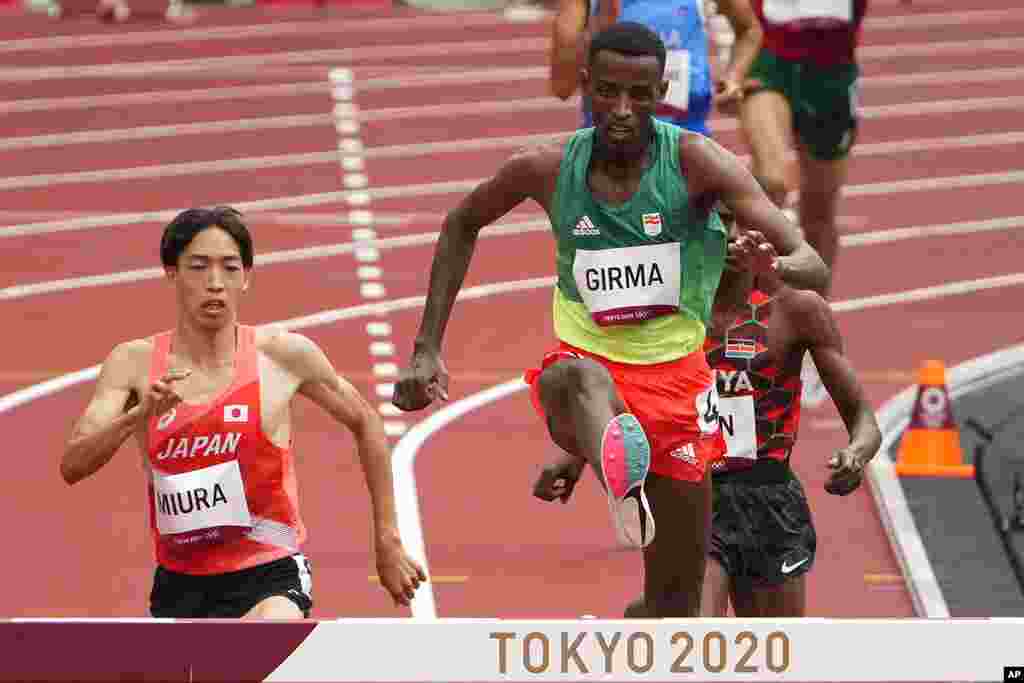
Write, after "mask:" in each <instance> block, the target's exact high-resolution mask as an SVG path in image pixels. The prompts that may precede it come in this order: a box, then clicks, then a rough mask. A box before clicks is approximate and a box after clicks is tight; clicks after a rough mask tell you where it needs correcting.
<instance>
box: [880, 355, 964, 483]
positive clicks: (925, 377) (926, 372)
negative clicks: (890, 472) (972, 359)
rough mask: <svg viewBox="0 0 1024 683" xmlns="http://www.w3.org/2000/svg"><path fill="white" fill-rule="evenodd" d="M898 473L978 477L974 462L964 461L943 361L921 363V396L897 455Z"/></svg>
mask: <svg viewBox="0 0 1024 683" xmlns="http://www.w3.org/2000/svg"><path fill="white" fill-rule="evenodd" d="M896 473H897V474H900V475H903V476H910V477H913V476H918V477H973V476H974V465H965V464H964V454H963V450H962V449H961V448H960V431H959V430H958V429H957V426H956V422H955V421H954V420H953V405H952V403H951V402H950V400H949V391H948V390H947V389H946V366H945V365H944V364H943V363H942V361H938V360H927V361H925V362H924V363H923V364H922V365H921V370H920V371H919V373H918V386H917V399H916V400H915V401H914V409H913V412H912V413H911V416H910V424H909V425H908V426H907V430H906V431H905V432H903V439H902V441H900V450H899V453H898V454H897V456H896Z"/></svg>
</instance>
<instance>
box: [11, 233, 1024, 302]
mask: <svg viewBox="0 0 1024 683" xmlns="http://www.w3.org/2000/svg"><path fill="white" fill-rule="evenodd" d="M1020 228H1024V216H1007V217H1004V218H992V219H988V220H981V221H962V222H958V223H940V224H937V225H918V226H913V227H907V228H890V229H887V230H875V231H871V232H859V233H852V234H848V235H842V236H840V238H839V243H840V245H841V246H844V247H859V246H868V245H873V244H886V243H890V242H900V241H903V240H909V239H928V238H932V237H950V236H954V235H970V234H974V233H982V232H994V231H1002V230H1018V229H1020ZM550 229H551V227H550V223H549V222H548V220H547V219H546V218H541V219H537V220H525V221H518V222H510V223H498V224H495V225H493V226H490V227H488V228H486V229H484V230H483V231H481V233H480V236H481V238H493V237H507V236H515V235H522V234H527V233H535V232H542V233H546V232H548V231H549V230H550ZM354 233H355V231H353V236H354V237H355V234H354ZM439 234H440V233H438V232H424V233H417V234H413V235H401V236H399V237H384V238H379V239H378V238H375V237H370V236H369V235H367V233H365V232H362V233H360V235H361V237H358V238H355V241H352V242H342V243H338V244H325V245H320V246H316V247H302V248H299V249H286V250H282V251H274V252H268V253H266V254H257V256H256V259H255V262H256V265H257V266H268V265H275V264H284V263H294V262H298V261H306V260H312V259H324V258H330V257H333V256H341V255H343V254H349V253H354V254H356V255H357V256H356V258H357V260H359V261H363V262H371V263H376V262H377V261H378V259H379V258H380V250H382V249H400V248H404V247H417V246H425V245H429V244H433V243H434V242H436V241H437V238H438V235H439ZM371 245H372V246H371ZM360 252H365V253H366V255H365V256H363V257H362V258H360V257H359V256H358V254H359V253H360ZM361 267H369V268H374V267H375V266H361ZM377 268H378V269H379V266H378V267H377ZM357 273H358V268H357ZM163 276H164V272H163V269H161V268H140V269H138V270H127V271H121V272H117V273H107V274H103V275H88V276H84V277H76V278H64V279H60V280H49V281H46V282H36V283H31V284H21V285H12V286H10V287H5V288H3V289H0V301H10V300H14V299H24V298H27V297H32V296H40V295H43V294H55V293H58V292H64V291H68V290H79V289H84V288H87V287H105V286H111V285H120V284H126V283H130V282H141V281H144V280H156V279H159V278H162V277H163Z"/></svg>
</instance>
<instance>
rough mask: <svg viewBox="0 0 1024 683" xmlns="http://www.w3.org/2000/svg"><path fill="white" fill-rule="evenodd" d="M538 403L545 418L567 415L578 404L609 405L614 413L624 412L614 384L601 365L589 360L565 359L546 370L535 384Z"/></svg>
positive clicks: (623, 406)
mask: <svg viewBox="0 0 1024 683" xmlns="http://www.w3.org/2000/svg"><path fill="white" fill-rule="evenodd" d="M537 381H538V382H539V388H540V397H541V402H542V403H543V404H544V409H545V411H546V412H547V413H548V415H549V416H553V415H554V414H563V415H564V414H565V413H571V412H572V410H573V407H574V406H575V405H577V404H578V402H579V401H580V400H583V401H599V400H601V399H602V398H607V400H608V401H609V402H610V403H611V404H612V407H613V409H615V411H616V412H622V411H624V410H625V405H624V404H623V403H622V399H620V398H619V396H618V393H617V392H616V390H615V381H614V380H613V379H612V376H611V374H609V372H608V370H606V369H605V367H604V366H603V365H601V364H600V363H598V362H597V361H594V360H591V359H589V358H579V359H567V360H562V361H559V362H558V363H555V364H554V365H551V366H550V367H548V368H547V369H546V370H544V372H543V373H542V374H541V376H540V378H539V379H538V380H537Z"/></svg>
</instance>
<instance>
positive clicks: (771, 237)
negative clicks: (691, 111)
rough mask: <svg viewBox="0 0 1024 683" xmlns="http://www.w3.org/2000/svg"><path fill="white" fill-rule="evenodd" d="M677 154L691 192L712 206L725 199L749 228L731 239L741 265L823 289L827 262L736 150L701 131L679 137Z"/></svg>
mask: <svg viewBox="0 0 1024 683" xmlns="http://www.w3.org/2000/svg"><path fill="white" fill-rule="evenodd" d="M679 154H680V162H681V163H682V164H683V168H684V171H683V172H684V174H686V180H685V182H687V183H688V186H689V190H690V192H691V196H693V197H695V198H697V197H702V198H704V200H705V201H706V203H707V205H708V206H713V205H714V203H715V201H722V202H723V203H724V204H725V205H726V206H727V207H728V208H729V209H730V210H731V211H732V213H733V214H734V215H735V217H736V222H737V224H739V226H740V227H741V228H743V229H744V230H745V231H746V232H745V233H744V234H743V235H741V237H740V239H738V240H737V241H736V243H735V244H734V245H730V254H731V255H733V256H735V257H736V258H737V263H738V265H739V266H740V267H745V268H748V269H749V270H751V271H752V272H754V273H769V272H770V273H775V274H776V275H778V276H779V277H781V278H782V281H783V282H785V283H786V284H788V285H790V286H792V287H795V288H797V289H811V290H815V291H824V289H825V288H826V287H827V286H828V281H829V269H828V266H826V265H825V262H824V261H822V260H821V256H819V255H818V252H816V251H815V250H814V248H813V247H811V245H810V244H808V243H807V241H806V240H805V239H804V237H803V234H802V233H801V232H800V229H799V228H798V227H797V226H795V225H794V224H793V223H792V222H790V220H789V219H788V218H786V215H785V214H784V213H782V211H781V210H779V208H778V207H777V206H775V205H774V204H773V203H772V202H771V200H770V199H768V196H767V195H766V194H765V193H764V190H762V189H761V186H760V185H759V184H758V182H757V181H756V180H754V176H752V175H751V174H750V171H749V170H748V169H747V167H746V166H744V165H743V163H742V162H741V161H740V160H739V158H737V157H736V155H735V154H733V153H732V152H730V151H729V150H727V149H725V148H724V147H722V146H721V145H719V144H718V143H717V142H715V141H714V140H711V139H709V138H706V137H703V136H697V135H686V136H682V137H681V139H680V149H679Z"/></svg>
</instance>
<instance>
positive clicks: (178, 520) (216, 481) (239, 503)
mask: <svg viewBox="0 0 1024 683" xmlns="http://www.w3.org/2000/svg"><path fill="white" fill-rule="evenodd" d="M153 493H154V494H155V496H156V501H155V503H156V527H157V530H158V531H159V532H160V533H161V535H164V536H170V535H175V534H186V533H189V532H193V531H200V530H205V529H214V528H216V527H225V526H229V527H246V528H248V527H251V526H252V517H251V515H250V514H249V504H248V501H247V500H246V498H245V486H244V484H243V483H242V472H241V470H240V469H239V467H238V461H237V460H230V461H228V462H225V463H221V464H219V465H212V466H210V467H204V468H202V469H199V470H192V471H191V472H183V473H181V474H172V475H162V474H160V473H159V472H156V471H153Z"/></svg>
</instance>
